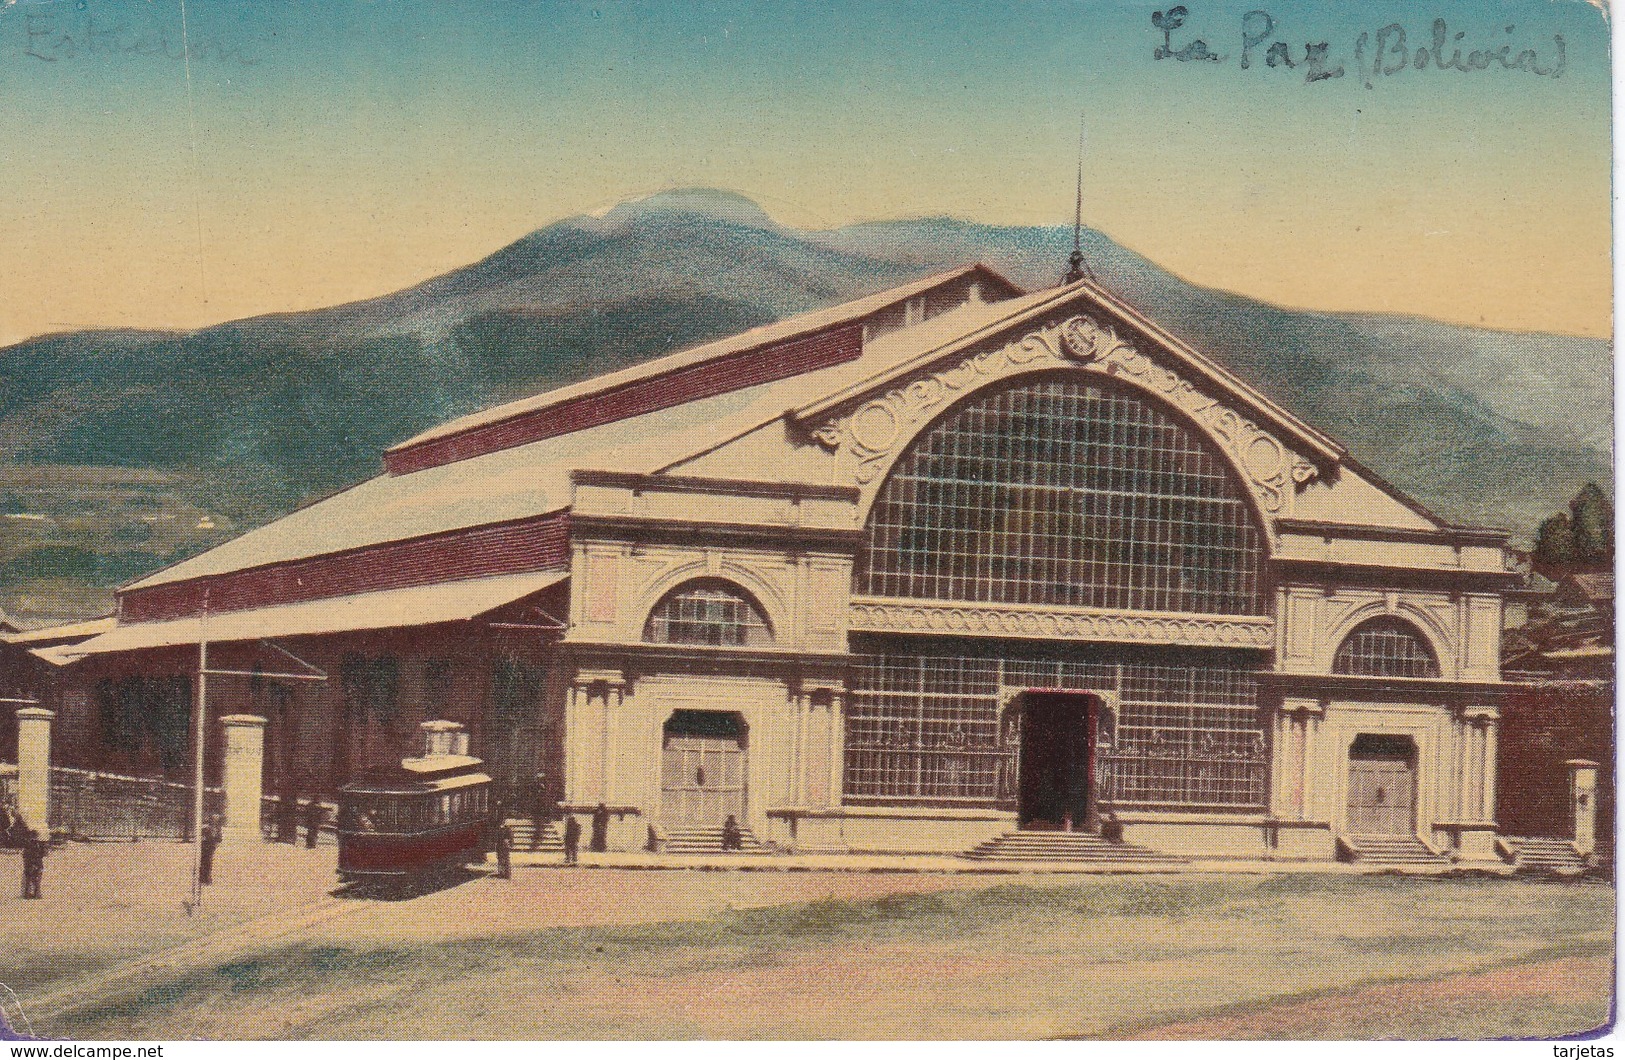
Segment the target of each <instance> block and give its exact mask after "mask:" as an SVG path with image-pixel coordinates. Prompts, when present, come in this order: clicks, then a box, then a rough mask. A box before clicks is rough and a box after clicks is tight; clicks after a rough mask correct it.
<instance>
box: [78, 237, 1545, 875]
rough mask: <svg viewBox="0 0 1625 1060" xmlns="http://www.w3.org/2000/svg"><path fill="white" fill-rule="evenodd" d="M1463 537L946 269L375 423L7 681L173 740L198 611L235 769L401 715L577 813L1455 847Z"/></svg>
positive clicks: (319, 778)
mask: <svg viewBox="0 0 1625 1060" xmlns="http://www.w3.org/2000/svg"><path fill="white" fill-rule="evenodd" d="M1504 546H1505V534H1504V533H1503V532H1500V531H1493V530H1481V529H1471V528H1465V527H1459V526H1452V525H1449V524H1447V523H1446V522H1444V521H1443V520H1441V519H1439V518H1438V517H1436V516H1434V515H1432V514H1430V513H1429V512H1427V511H1426V510H1425V509H1423V508H1422V507H1421V506H1420V505H1418V504H1416V503H1415V502H1413V501H1411V500H1409V499H1407V498H1405V497H1403V496H1401V495H1400V494H1399V493H1398V492H1397V491H1396V490H1394V489H1393V488H1392V487H1390V486H1388V485H1387V484H1385V483H1384V482H1383V481H1382V480H1381V479H1380V478H1378V477H1377V476H1376V475H1375V474H1374V473H1373V472H1371V471H1370V470H1368V469H1366V468H1365V467H1364V466H1362V465H1361V464H1360V463H1358V462H1357V461H1356V460H1355V459H1354V458H1353V457H1351V456H1350V455H1349V454H1348V453H1347V452H1345V451H1344V450H1343V448H1342V447H1341V446H1339V445H1338V443H1337V442H1335V441H1334V440H1332V439H1331V438H1328V437H1327V436H1325V435H1324V434H1322V433H1320V432H1319V431H1316V430H1315V429H1314V428H1313V427H1310V426H1309V425H1307V424H1305V423H1303V422H1302V421H1301V420H1299V419H1298V418H1296V417H1295V416H1293V415H1292V414H1291V413H1290V412H1288V411H1286V410H1285V409H1283V408H1280V407H1279V406H1277V405H1276V404H1274V403H1273V402H1272V401H1270V400H1269V399H1267V398H1266V397H1264V396H1263V395H1261V394H1260V393H1258V392H1257V391H1255V390H1254V389H1252V388H1251V387H1249V386H1248V385H1247V384H1245V383H1244V382H1243V381H1241V380H1240V379H1238V378H1237V377H1235V376H1234V375H1232V374H1231V373H1230V372H1228V371H1226V370H1225V369H1224V368H1223V367H1221V366H1220V365H1218V364H1216V363H1214V362H1213V361H1211V360H1209V359H1208V358H1206V357H1204V356H1203V355H1201V354H1200V353H1198V352H1197V351H1195V350H1193V349H1191V348H1190V347H1189V346H1187V345H1186V344H1184V343H1182V342H1180V341H1179V340H1178V339H1176V338H1174V337H1173V336H1171V335H1169V334H1168V333H1167V332H1165V331H1164V330H1163V329H1161V328H1160V327H1158V326H1157V325H1156V324H1155V323H1154V322H1153V321H1151V320H1149V319H1147V318H1146V317H1145V316H1144V315H1143V314H1141V313H1140V312H1138V311H1136V310H1135V309H1133V308H1132V307H1130V306H1127V305H1125V304H1124V303H1122V302H1121V301H1120V300H1118V299H1116V298H1114V297H1113V296H1112V295H1111V294H1109V293H1108V292H1106V291H1105V290H1103V289H1101V288H1100V287H1098V286H1096V285H1095V284H1093V283H1092V282H1090V281H1087V280H1085V281H1080V282H1077V283H1072V284H1069V285H1065V286H1062V287H1058V288H1054V289H1050V290H1045V291H1040V292H1035V293H1027V292H1023V291H1021V290H1019V289H1018V288H1016V287H1015V286H1014V285H1013V284H1011V283H1010V282H1008V281H1007V280H1005V279H1004V278H1002V277H1000V276H999V275H997V274H996V273H994V272H993V271H991V270H989V269H987V268H985V267H983V266H972V267H968V268H964V269H959V270H956V271H953V272H951V273H947V274H944V275H940V276H936V277H932V278H929V279H926V280H922V281H919V282H916V283H913V284H909V285H907V286H904V287H900V288H897V289H895V290H892V291H888V292H884V293H882V294H878V295H874V296H871V297H868V298H864V299H859V300H857V301H854V302H850V303H847V304H845V305H841V306H837V307H835V308H832V309H828V310H823V311H819V312H816V313H811V314H806V315H803V316H800V317H796V318H793V319H790V320H786V321H783V322H780V323H777V324H772V325H768V326H766V327H763V328H758V329H756V330H754V331H750V332H746V333H744V334H742V335H738V336H734V337H732V338H728V339H724V340H721V341H718V342H713V343H710V344H707V345H704V346H700V347H697V348H694V349H691V350H687V351H684V352H680V353H677V354H673V355H671V356H667V357H664V358H661V359H659V360H656V361H652V362H650V363H648V364H645V365H641V366H638V367H635V368H631V369H627V370H624V371H620V372H616V373H613V374H610V375H606V376H603V377H600V378H597V379H593V380H590V381H587V382H584V383H580V384H576V385H572V386H568V387H564V388H562V389H559V390H555V391H552V392H550V393H547V394H543V395H541V396H538V397H534V398H530V399H526V400H522V401H517V402H513V403H511V404H507V405H503V406H500V407H497V408H493V409H490V410H487V411H485V412H481V413H477V414H475V415H472V416H468V417H464V418H462V419H459V420H455V421H452V422H450V423H447V424H444V425H442V426H440V427H437V428H435V429H433V430H430V431H428V432H425V433H424V434H422V435H419V436H418V437H415V438H412V439H410V440H408V441H406V442H403V443H401V444H400V445H398V446H396V447H394V448H393V449H391V450H389V451H388V452H387V453H386V454H385V455H384V470H383V472H382V473H381V474H380V475H379V476H377V477H376V478H373V479H371V480H369V481H367V482H365V483H362V484H361V485H359V486H356V487H354V488H353V489H350V490H347V491H345V492H343V493H340V494H338V495H336V496H333V497H330V498H327V499H325V500H323V501H320V502H318V503H315V504H312V505H311V506H309V507H306V508H304V509H301V510H299V511H297V512H294V513H293V514H291V515H289V516H287V517H286V518H284V519H281V520H279V521H277V522H275V523H272V524H270V525H268V526H266V527H263V528H261V529H258V530H255V531H252V532H250V533H247V534H244V535H243V536H242V537H240V538H237V539H235V540H233V541H230V542H228V543H226V544H223V545H221V546H220V547H218V548H216V549H214V550H212V551H210V552H208V553H205V554H203V555H200V556H198V557H195V558H193V559H190V560H187V561H185V562H182V563H179V564H177V565H175V566H173V567H171V568H169V569H167V570H164V571H161V572H159V573H157V574H154V575H152V576H150V577H147V578H145V579H143V580H141V581H138V582H135V583H134V584H131V585H129V586H126V587H125V588H124V589H123V590H122V591H121V592H120V594H119V606H118V614H117V616H116V618H117V622H116V626H115V628H113V629H111V630H109V631H107V632H104V633H101V634H99V635H97V636H95V637H92V638H91V639H89V640H86V641H84V642H83V643H80V644H77V645H70V646H67V647H63V648H58V649H53V650H52V651H53V652H54V654H53V655H52V656H51V661H52V662H53V664H54V665H56V666H57V667H58V671H57V673H56V674H55V676H54V677H53V678H52V680H51V682H50V687H51V690H50V691H49V693H48V695H49V696H50V697H51V698H52V699H53V702H54V703H55V705H56V706H57V709H58V710H59V712H60V714H61V717H60V720H59V725H63V726H64V730H65V731H66V732H68V733H71V734H72V738H73V742H74V745H75V746H76V747H78V748H80V753H81V754H82V755H83V756H84V757H86V758H87V759H94V760H95V761H96V762H97V763H98V764H102V765H104V766H108V767H119V768H130V769H136V768H142V767H146V768H152V767H160V768H162V767H169V768H178V766H177V764H178V763H182V762H184V761H185V759H186V755H187V745H186V740H187V736H186V733H187V731H188V729H187V725H188V717H189V706H188V704H189V702H190V697H191V694H192V685H191V682H192V681H193V680H194V677H195V673H196V671H197V659H198V654H199V641H200V639H206V640H207V641H208V643H209V652H210V658H211V660H219V662H218V665H219V667H220V668H222V669H228V670H235V671H237V672H238V673H239V674H240V675H241V676H237V677H231V678H223V679H221V680H220V681H211V683H210V698H211V703H216V704H218V706H215V707H211V712H213V711H216V710H217V711H218V712H219V713H222V714H224V713H246V714H254V715H259V716H262V717H264V718H266V719H267V720H268V731H267V738H266V752H265V753H266V769H267V773H268V776H269V778H270V780H269V786H270V787H272V788H273V789H275V788H278V787H289V786H295V787H303V788H305V789H321V790H331V789H332V788H333V787H335V786H336V785H338V784H339V783H341V782H342V781H343V780H344V779H345V778H346V777H348V776H350V775H351V774H352V773H354V772H355V771H356V770H358V769H360V768H362V767H365V766H368V765H373V764H378V763H380V762H382V761H385V760H389V759H393V758H396V757H399V755H400V754H401V753H402V751H403V749H404V747H405V746H406V745H407V743H408V741H409V740H410V737H411V733H412V732H413V730H414V727H415V726H416V725H417V724H418V723H419V722H421V721H422V720H424V719H425V718H427V717H444V718H449V719H451V720H455V721H459V722H462V723H464V724H466V725H467V726H468V727H469V729H470V731H471V733H472V735H473V742H474V747H475V752H474V753H476V754H479V755H481V756H483V757H485V758H486V759H487V760H488V761H489V762H491V763H492V767H493V773H494V775H495V776H497V777H498V779H499V780H500V781H501V782H502V783H503V784H505V785H506V787H507V789H508V796H507V797H508V800H509V801H508V805H509V806H510V807H518V806H520V805H521V804H525V803H529V804H532V805H536V806H544V807H547V806H553V805H555V804H556V805H557V806H559V807H562V808H563V809H565V810H567V811H573V812H585V811H590V810H592V809H593V808H594V807H596V806H598V805H599V804H603V805H605V806H606V807H608V809H609V810H610V811H611V813H612V814H613V817H614V823H613V826H612V831H611V843H612V845H616V846H620V847H633V846H641V845H642V844H643V842H644V841H645V837H646V835H647V829H648V828H649V826H651V825H652V826H653V827H654V828H655V829H656V831H657V832H660V833H666V834H672V833H680V832H683V831H685V830H690V829H697V828H715V827H717V826H718V825H720V824H721V823H722V821H723V820H724V819H725V818H726V817H727V816H729V815H733V816H735V817H736V818H737V819H738V820H739V821H740V822H741V823H742V824H743V825H744V826H745V827H746V828H747V829H749V831H750V832H751V833H753V835H754V836H755V837H756V838H757V839H760V840H761V841H764V842H769V843H772V844H776V845H778V846H780V847H783V848H790V849H799V850H852V851H941V852H951V851H963V850H966V849H969V848H971V847H974V846H976V845H977V844H978V843H981V842H983V841H986V840H988V839H991V838H993V837H995V836H997V835H999V834H1001V833H1004V832H1008V831H1012V830H1017V829H1042V830H1089V831H1106V832H1108V833H1110V834H1113V835H1116V834H1118V833H1121V835H1122V836H1123V838H1125V839H1127V840H1130V841H1133V842H1137V843H1141V844H1144V845H1147V846H1151V847H1154V848H1158V849H1161V850H1164V851H1168V852H1171V853H1179V854H1185V855H1198V856H1200V855H1224V856H1248V857H1283V858H1310V859H1316V858H1331V857H1334V856H1336V855H1337V854H1338V853H1339V850H1340V848H1341V850H1342V852H1343V853H1345V854H1347V853H1350V852H1352V853H1354V854H1356V855H1357V854H1358V853H1359V850H1360V849H1361V847H1362V844H1366V843H1369V842H1372V841H1377V842H1385V841H1389V840H1401V841H1404V842H1410V843H1416V844H1423V845H1425V846H1427V847H1430V848H1431V849H1432V851H1433V852H1436V853H1442V854H1444V855H1446V856H1451V857H1455V858H1457V859H1459V860H1464V861H1468V862H1471V861H1487V860H1491V859H1493V857H1494V845H1495V844H1494V838H1495V827H1496V826H1495V821H1494V819H1493V815H1494V806H1495V777H1496V773H1497V770H1496V761H1495V759H1496V725H1497V718H1498V704H1499V703H1500V701H1501V697H1502V696H1503V694H1504V691H1505V686H1504V685H1503V684H1502V682H1501V680H1500V660H1499V650H1500V648H1499V646H1500V631H1501V614H1502V594H1503V593H1504V591H1505V590H1506V589H1508V588H1509V587H1510V586H1511V585H1512V584H1513V583H1514V582H1515V580H1516V577H1515V575H1513V574H1511V573H1509V571H1508V569H1507V562H1506V554H1505V548H1504ZM284 653H291V654H293V655H295V656H297V657H298V658H299V659H300V660H303V661H304V662H307V663H309V664H311V665H313V666H315V667H317V668H318V669H320V670H321V671H323V672H324V673H325V674H326V675H327V680H326V681H324V682H289V681H283V680H280V679H276V678H273V677H264V676H260V675H262V674H267V673H273V672H280V671H285V670H286V669H287V666H288V662H287V660H286V655H285V654H284Z"/></svg>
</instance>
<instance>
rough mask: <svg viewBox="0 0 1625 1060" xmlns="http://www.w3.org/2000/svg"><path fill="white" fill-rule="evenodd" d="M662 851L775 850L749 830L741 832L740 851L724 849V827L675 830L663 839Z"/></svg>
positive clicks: (753, 852) (702, 852)
mask: <svg viewBox="0 0 1625 1060" xmlns="http://www.w3.org/2000/svg"><path fill="white" fill-rule="evenodd" d="M660 850H661V852H662V853H665V854H722V853H729V854H771V853H773V850H772V848H771V847H768V846H767V845H766V844H764V843H763V842H762V841H761V840H759V839H757V838H756V836H755V835H753V834H752V833H751V830H750V829H749V828H741V829H740V830H739V849H738V850H730V851H724V850H723V849H722V826H721V825H718V826H716V827H715V828H673V829H671V830H670V831H668V832H666V833H665V835H664V837H663V838H662V842H661V846H660Z"/></svg>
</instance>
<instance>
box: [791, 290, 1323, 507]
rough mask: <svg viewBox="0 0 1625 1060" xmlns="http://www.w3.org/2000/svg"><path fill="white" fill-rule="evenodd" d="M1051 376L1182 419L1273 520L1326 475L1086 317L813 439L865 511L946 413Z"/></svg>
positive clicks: (954, 369) (968, 361)
mask: <svg viewBox="0 0 1625 1060" xmlns="http://www.w3.org/2000/svg"><path fill="white" fill-rule="evenodd" d="M1050 368H1074V369H1082V370H1085V371H1093V372H1100V373H1102V374H1104V375H1109V376H1114V377H1116V378H1119V379H1122V380H1125V381H1127V382H1129V383H1132V384H1133V385H1135V386H1137V387H1139V388H1140V389H1142V390H1144V391H1146V392H1147V393H1149V394H1152V395H1154V396H1155V397H1157V398H1160V399H1161V400H1163V401H1165V402H1167V403H1169V404H1171V405H1173V406H1174V407H1175V408H1177V409H1179V410H1180V411H1182V412H1184V413H1185V414H1186V415H1187V416H1189V417H1190V418H1191V419H1192V420H1194V421H1195V423H1196V424H1197V425H1198V426H1199V427H1200V428H1201V430H1202V432H1203V433H1204V434H1205V435H1207V437H1209V438H1210V439H1212V441H1213V442H1214V443H1215V444H1216V445H1217V446H1218V447H1219V449H1220V450H1222V451H1223V452H1224V454H1225V456H1226V457H1227V458H1228V459H1229V461H1230V463H1231V465H1232V466H1234V468H1235V469H1236V471H1237V473H1238V474H1240V476H1241V477H1242V479H1243V480H1244V481H1245V482H1247V483H1248V485H1249V486H1250V488H1251V491H1252V493H1253V495H1254V497H1255V498H1256V499H1257V502H1258V505H1259V507H1260V509H1261V510H1262V511H1263V513H1264V514H1265V515H1266V516H1277V515H1289V514H1291V505H1292V498H1293V497H1294V495H1295V494H1296V492H1297V490H1298V489H1299V488H1300V487H1302V486H1303V485H1304V484H1305V483H1307V482H1309V481H1310V480H1312V479H1313V478H1315V476H1316V475H1317V474H1318V473H1319V472H1318V470H1317V468H1316V467H1315V465H1314V464H1312V463H1310V462H1309V461H1307V460H1305V459H1303V458H1302V457H1300V456H1298V455H1297V454H1296V453H1294V452H1293V451H1292V449H1291V448H1289V447H1288V446H1287V445H1286V443H1284V442H1282V441H1281V440H1280V439H1279V438H1277V437H1276V436H1275V435H1273V434H1271V433H1270V432H1269V431H1266V430H1264V429H1263V428H1261V427H1259V426H1258V424H1256V423H1254V422H1253V421H1252V420H1250V419H1248V418H1247V417H1246V416H1243V415H1242V414H1241V413H1239V412H1237V411H1236V410H1235V409H1233V408H1231V407H1230V406H1228V405H1226V404H1224V403H1223V402H1221V401H1220V400H1219V399H1218V398H1216V397H1214V396H1213V395H1212V394H1210V393H1208V392H1207V391H1205V390H1203V389H1202V388H1200V387H1198V386H1197V385H1196V384H1194V383H1192V382H1191V381H1190V380H1189V379H1186V378H1184V377H1183V376H1181V375H1180V374H1179V373H1178V372H1175V371H1174V370H1172V369H1170V368H1168V367H1165V366H1164V365H1162V364H1159V363H1158V362H1157V361H1154V360H1152V359H1151V358H1150V357H1147V356H1146V355H1145V354H1143V353H1141V352H1140V351H1139V350H1138V349H1136V348H1135V347H1134V345H1133V344H1132V343H1130V342H1128V341H1127V340H1126V339H1124V338H1122V337H1121V336H1119V335H1118V334H1117V332H1116V331H1114V330H1113V329H1112V328H1111V327H1110V326H1109V325H1105V324H1102V323H1100V322H1099V321H1097V320H1096V319H1094V318H1093V317H1091V316H1088V315H1079V316H1074V317H1070V318H1068V319H1066V320H1063V321H1061V322H1060V323H1052V324H1047V325H1044V326H1043V327H1040V328H1039V329H1038V330H1036V331H1033V332H1030V333H1028V334H1026V335H1023V336H1022V337H1021V338H1019V339H1016V340H1014V341H1012V342H1008V343H1006V344H1004V345H1003V346H999V347H996V348H993V349H990V350H985V351H983V352H981V353H977V354H973V355H971V356H969V357H966V358H965V359H963V360H961V361H959V362H958V363H956V364H951V365H947V366H944V367H937V368H935V369H931V370H928V371H925V372H922V373H919V374H917V375H915V376H914V377H912V378H910V379H909V380H908V381H906V382H904V383H903V384H902V385H900V386H898V387H896V388H894V389H891V390H888V391H886V392H885V393H884V394H882V395H881V396H878V397H874V398H871V399H869V400H867V401H865V402H863V403H862V404H860V405H858V406H857V407H856V408H855V409H854V410H853V411H852V412H850V413H848V414H846V415H843V416H837V417H835V418H832V419H830V420H828V421H826V422H824V423H822V424H820V425H819V426H817V427H816V428H815V429H814V430H813V431H812V437H813V438H814V439H815V440H816V441H817V442H818V443H819V444H821V445H823V446H825V447H826V448H828V449H829V450H830V451H831V452H833V453H835V454H836V461H837V468H838V473H839V474H840V476H841V478H842V479H844V480H846V481H849V482H851V483H853V484H855V485H857V486H858V487H859V488H860V489H862V490H863V491H864V493H865V500H866V501H867V500H869V499H871V498H872V497H873V494H874V491H875V490H876V489H878V484H879V483H880V482H881V481H882V480H884V478H885V476H886V472H887V471H888V470H889V469H890V468H891V466H892V464H893V462H895V460H896V459H897V457H898V456H899V455H900V454H901V452H902V450H903V449H904V448H905V447H906V446H907V444H908V442H909V441H910V440H911V439H912V438H913V437H914V436H915V435H916V434H917V433H919V431H920V430H921V429H922V428H923V427H924V426H925V425H926V424H928V423H929V422H930V421H931V420H932V419H934V418H935V417H936V415H937V414H938V413H939V412H940V411H941V410H943V409H944V408H946V407H947V406H949V405H951V404H953V403H954V402H955V401H957V400H959V399H960V398H962V397H964V396H966V395H968V394H971V393H973V392H975V391H977V390H980V389H981V388H982V387H985V386H988V385H990V384H992V383H996V382H999V381H1001V380H1004V379H1008V378H1010V377H1012V376H1016V375H1020V374H1023V373H1027V372H1033V371H1039V370H1043V369H1050Z"/></svg>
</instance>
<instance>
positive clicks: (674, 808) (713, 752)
mask: <svg viewBox="0 0 1625 1060" xmlns="http://www.w3.org/2000/svg"><path fill="white" fill-rule="evenodd" d="M747 735H748V732H747V728H746V725H745V719H744V718H743V717H742V716H741V715H739V714H738V713H734V712H729V711H720V710H678V711H673V712H672V716H671V717H670V718H668V719H667V720H666V724H665V726H664V727H663V729H662V731H661V762H660V819H661V821H662V822H663V823H664V824H665V825H666V826H667V827H690V828H693V827H705V828H715V827H719V826H720V825H721V824H722V823H723V822H724V821H725V820H727V818H728V817H729V816H730V815H731V816H732V817H734V819H735V820H738V821H741V822H742V821H743V820H744V818H745V755H746V746H747Z"/></svg>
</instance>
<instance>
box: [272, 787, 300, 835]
mask: <svg viewBox="0 0 1625 1060" xmlns="http://www.w3.org/2000/svg"><path fill="white" fill-rule="evenodd" d="M298 839H299V789H298V788H296V787H294V786H293V785H292V784H284V785H283V787H282V793H281V795H279V796H278V797H277V803H276V841H277V842H278V843H288V844H292V843H294V842H297V841H298Z"/></svg>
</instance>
